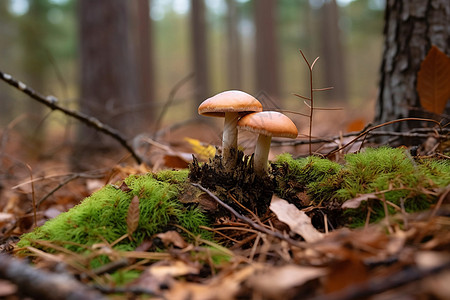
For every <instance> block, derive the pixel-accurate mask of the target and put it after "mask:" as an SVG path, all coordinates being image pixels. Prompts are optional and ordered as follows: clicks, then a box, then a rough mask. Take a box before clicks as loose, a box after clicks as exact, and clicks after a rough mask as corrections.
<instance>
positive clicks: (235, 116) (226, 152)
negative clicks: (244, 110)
mask: <svg viewBox="0 0 450 300" xmlns="http://www.w3.org/2000/svg"><path fill="white" fill-rule="evenodd" d="M238 120H239V113H237V112H228V113H225V121H224V124H223V135H222V149H223V150H222V151H223V159H224V161H225V162H231V161H233V160H234V159H235V158H234V156H233V155H232V154H231V151H232V150H231V149H235V150H236V149H237V137H238V131H237V128H236V125H237V122H238Z"/></svg>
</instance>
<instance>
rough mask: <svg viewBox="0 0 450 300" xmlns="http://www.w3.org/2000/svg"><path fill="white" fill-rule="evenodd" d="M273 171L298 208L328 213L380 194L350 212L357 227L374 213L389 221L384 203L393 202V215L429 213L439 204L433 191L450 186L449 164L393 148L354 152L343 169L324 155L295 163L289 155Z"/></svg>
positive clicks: (279, 188) (283, 193) (349, 220)
mask: <svg viewBox="0 0 450 300" xmlns="http://www.w3.org/2000/svg"><path fill="white" fill-rule="evenodd" d="M273 170H274V174H275V176H276V180H277V190H276V193H277V194H279V195H280V196H281V197H283V198H286V199H287V200H289V201H291V202H292V203H294V204H295V205H297V206H298V207H305V206H309V205H311V206H320V207H322V208H321V209H322V210H325V211H326V213H328V212H330V211H335V210H336V209H339V207H340V204H341V203H343V202H344V201H346V200H349V199H352V198H355V197H357V196H359V195H362V194H370V193H376V197H374V198H378V199H374V200H371V201H366V202H364V205H362V206H361V207H359V208H357V209H350V210H348V211H346V212H345V216H346V217H347V219H346V220H345V221H346V222H347V223H350V224H353V225H359V224H364V221H365V218H366V216H367V212H368V210H369V209H370V210H371V216H370V220H371V221H375V220H378V219H380V218H382V217H384V214H385V209H384V203H383V201H382V200H383V199H385V200H386V201H388V202H390V203H391V204H390V205H388V211H389V213H394V212H395V211H398V208H399V207H403V208H404V209H405V211H406V212H414V211H419V210H423V209H426V208H428V207H429V206H430V205H431V204H432V203H433V202H434V201H435V200H436V197H435V196H433V195H432V194H431V193H428V192H429V191H431V190H433V189H435V188H439V187H444V186H447V185H449V184H450V161H449V160H438V159H417V160H414V159H413V158H412V157H411V156H410V155H408V154H407V152H406V151H405V150H404V149H396V148H388V147H381V148H378V149H370V148H369V149H365V151H363V152H361V153H358V154H348V155H346V156H345V163H344V164H343V165H339V164H337V163H334V162H331V161H329V160H327V159H323V158H319V157H308V158H301V159H293V158H292V157H291V156H290V155H288V154H283V155H281V156H279V157H278V158H277V160H276V161H275V163H274V164H273ZM336 224H339V222H337V223H336Z"/></svg>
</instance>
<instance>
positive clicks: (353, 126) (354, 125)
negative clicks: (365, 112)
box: [347, 119, 366, 132]
mask: <svg viewBox="0 0 450 300" xmlns="http://www.w3.org/2000/svg"><path fill="white" fill-rule="evenodd" d="M365 124H366V122H365V121H364V120H363V119H355V120H353V121H351V122H350V123H349V124H348V125H347V132H358V131H361V130H363V129H364V126H365Z"/></svg>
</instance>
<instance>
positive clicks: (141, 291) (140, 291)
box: [93, 284, 166, 299]
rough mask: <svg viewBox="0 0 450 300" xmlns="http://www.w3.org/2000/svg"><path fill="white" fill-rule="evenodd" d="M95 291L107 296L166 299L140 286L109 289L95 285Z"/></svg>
mask: <svg viewBox="0 0 450 300" xmlns="http://www.w3.org/2000/svg"><path fill="white" fill-rule="evenodd" d="M93 287H94V288H95V289H97V290H99V291H100V292H102V293H105V294H117V293H118V294H133V295H149V296H155V297H158V298H161V299H166V298H165V297H164V296H163V295H161V294H159V293H157V292H155V291H153V290H151V289H148V288H145V287H140V286H130V287H108V286H103V285H98V284H96V285H94V286H93Z"/></svg>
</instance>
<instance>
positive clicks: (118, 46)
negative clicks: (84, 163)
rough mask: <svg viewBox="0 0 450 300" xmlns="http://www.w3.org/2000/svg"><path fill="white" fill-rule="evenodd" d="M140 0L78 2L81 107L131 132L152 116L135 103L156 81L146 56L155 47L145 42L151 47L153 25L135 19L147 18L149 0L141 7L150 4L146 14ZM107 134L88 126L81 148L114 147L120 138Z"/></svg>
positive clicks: (143, 98) (145, 98)
mask: <svg viewBox="0 0 450 300" xmlns="http://www.w3.org/2000/svg"><path fill="white" fill-rule="evenodd" d="M139 3H143V2H140V1H139V2H135V1H122V0H108V1H97V0H80V2H79V4H80V5H79V21H80V58H81V75H80V77H81V95H80V110H81V111H82V112H84V113H86V114H88V115H92V116H96V117H97V118H99V119H100V120H101V121H102V122H104V123H106V124H110V125H112V126H114V127H116V128H118V129H119V130H120V131H122V132H123V133H125V134H127V135H132V134H136V133H137V132H139V130H140V129H141V128H142V127H143V125H144V121H145V120H148V119H151V116H152V110H151V109H150V110H147V111H146V113H145V114H144V113H143V111H142V109H136V108H137V107H138V106H140V105H142V104H143V103H146V102H148V101H151V99H149V98H148V97H149V94H148V93H149V90H148V89H147V86H146V84H148V85H149V86H151V85H152V84H151V79H152V78H151V77H149V73H150V72H149V68H150V67H151V66H150V64H149V62H150V60H149V59H148V58H147V57H148V56H149V54H150V53H148V52H147V53H145V52H144V51H142V48H144V49H146V48H147V49H148V46H149V44H148V43H149V38H150V36H149V29H148V28H143V29H141V28H140V27H139V26H137V25H139V21H137V22H136V23H133V21H132V20H139V18H140V17H144V18H146V19H148V16H149V7H148V5H144V6H143V7H142V9H147V11H143V13H144V15H143V16H142V14H141V13H140V11H141V10H140V8H139V7H138V8H134V7H133V5H138V4H139ZM144 4H145V3H144ZM133 25H134V26H133ZM147 25H148V22H144V26H147ZM140 45H143V47H142V48H141V47H139V46H140ZM145 64H146V65H145ZM142 79H144V81H141V80H142ZM146 93H147V94H146ZM146 116H149V117H150V118H147V117H146ZM108 140H110V138H109V137H106V136H105V135H103V134H101V133H99V132H98V131H96V130H94V129H92V128H87V127H85V126H84V127H83V128H82V130H81V131H80V134H79V139H78V143H77V144H78V146H79V147H77V150H76V153H80V152H83V151H84V150H85V149H88V150H91V151H92V150H93V149H98V150H101V149H110V148H111V147H112V146H113V145H115V143H114V144H113V143H111V142H108ZM83 149H84V150H83ZM77 156H78V155H75V159H76V158H77Z"/></svg>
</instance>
